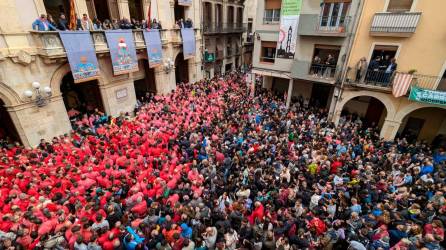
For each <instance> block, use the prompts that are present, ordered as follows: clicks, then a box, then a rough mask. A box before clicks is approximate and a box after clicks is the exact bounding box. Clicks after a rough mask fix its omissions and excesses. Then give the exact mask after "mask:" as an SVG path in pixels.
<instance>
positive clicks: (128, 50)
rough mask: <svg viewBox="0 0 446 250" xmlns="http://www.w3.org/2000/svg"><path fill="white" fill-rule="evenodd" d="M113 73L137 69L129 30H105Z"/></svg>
mask: <svg viewBox="0 0 446 250" xmlns="http://www.w3.org/2000/svg"><path fill="white" fill-rule="evenodd" d="M105 37H106V38H107V43H108V48H109V49H110V57H111V61H112V65H113V73H114V75H122V74H127V73H130V72H135V71H138V59H137V57H136V49H135V42H134V41H133V33H132V31H131V30H107V31H105Z"/></svg>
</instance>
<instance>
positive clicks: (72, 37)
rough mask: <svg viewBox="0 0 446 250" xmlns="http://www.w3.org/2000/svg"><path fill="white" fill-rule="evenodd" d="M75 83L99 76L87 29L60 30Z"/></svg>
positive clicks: (94, 52)
mask: <svg viewBox="0 0 446 250" xmlns="http://www.w3.org/2000/svg"><path fill="white" fill-rule="evenodd" d="M59 34H60V39H61V40H62V43H63V46H64V47H65V52H66V53H67V57H68V62H69V63H70V68H71V73H72V74H73V79H74V82H75V83H80V82H86V81H90V80H94V79H97V78H98V77H99V67H98V59H97V58H96V51H95V49H94V46H93V41H92V40H91V36H90V32H88V31H60V32H59Z"/></svg>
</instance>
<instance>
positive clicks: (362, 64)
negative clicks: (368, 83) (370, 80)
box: [356, 57, 369, 83]
mask: <svg viewBox="0 0 446 250" xmlns="http://www.w3.org/2000/svg"><path fill="white" fill-rule="evenodd" d="M368 66H369V65H368V63H367V59H366V58H365V57H362V58H361V59H360V60H359V61H358V63H356V82H360V83H363V82H364V80H365V76H366V74H367V68H368Z"/></svg>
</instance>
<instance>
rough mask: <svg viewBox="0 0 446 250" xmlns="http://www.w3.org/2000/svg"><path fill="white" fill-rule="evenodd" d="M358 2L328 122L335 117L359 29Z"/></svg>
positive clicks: (360, 10) (359, 11)
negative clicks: (339, 82) (339, 83)
mask: <svg viewBox="0 0 446 250" xmlns="http://www.w3.org/2000/svg"><path fill="white" fill-rule="evenodd" d="M358 2H359V3H358V4H357V5H356V12H355V18H354V27H352V32H351V33H350V35H349V37H348V43H347V48H349V49H348V50H347V54H346V56H345V60H344V63H343V65H342V71H341V72H342V73H341V77H340V78H341V86H340V87H339V92H338V95H337V96H336V101H335V104H334V105H333V109H332V110H330V112H329V115H330V114H331V115H330V116H331V117H330V120H332V119H333V118H334V117H335V115H336V114H335V113H336V106H337V105H338V102H339V100H340V99H341V95H342V91H343V89H344V83H345V79H346V78H347V72H348V60H349V59H350V55H351V51H352V45H353V42H354V38H355V35H356V33H357V30H358V27H359V19H360V18H361V13H362V10H363V8H362V7H363V6H362V3H363V1H362V0H358ZM364 2H365V1H364ZM335 91H336V89H335Z"/></svg>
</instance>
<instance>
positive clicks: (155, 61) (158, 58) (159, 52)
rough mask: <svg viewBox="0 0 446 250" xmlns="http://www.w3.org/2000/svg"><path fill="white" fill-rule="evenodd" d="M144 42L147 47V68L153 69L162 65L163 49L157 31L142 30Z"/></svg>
mask: <svg viewBox="0 0 446 250" xmlns="http://www.w3.org/2000/svg"><path fill="white" fill-rule="evenodd" d="M144 40H145V43H146V47H147V58H149V67H150V68H154V67H157V66H160V65H161V64H162V63H163V61H162V60H163V48H162V45H161V37H160V32H159V30H157V29H151V30H144Z"/></svg>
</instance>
